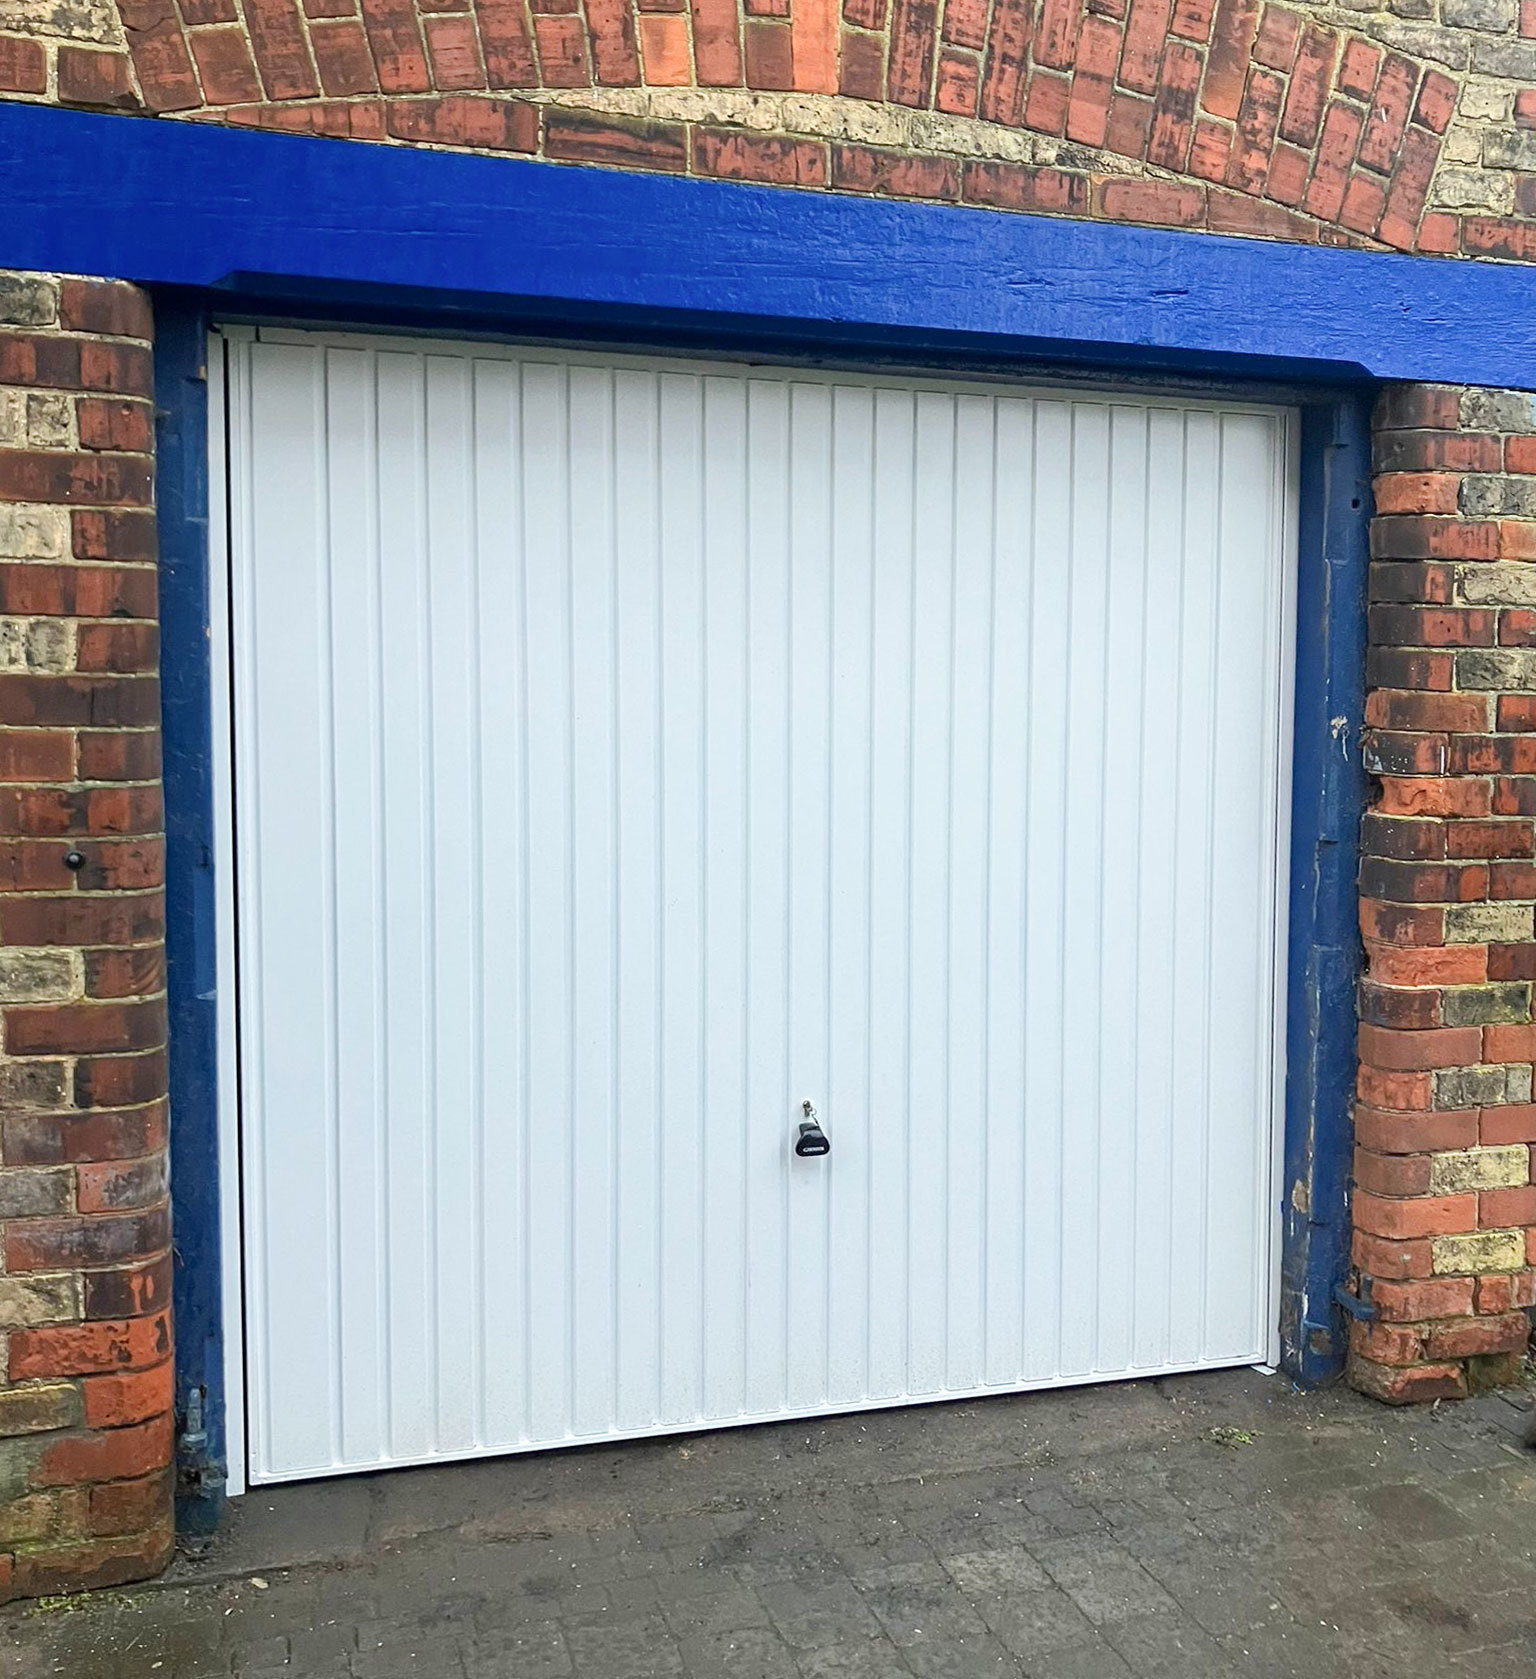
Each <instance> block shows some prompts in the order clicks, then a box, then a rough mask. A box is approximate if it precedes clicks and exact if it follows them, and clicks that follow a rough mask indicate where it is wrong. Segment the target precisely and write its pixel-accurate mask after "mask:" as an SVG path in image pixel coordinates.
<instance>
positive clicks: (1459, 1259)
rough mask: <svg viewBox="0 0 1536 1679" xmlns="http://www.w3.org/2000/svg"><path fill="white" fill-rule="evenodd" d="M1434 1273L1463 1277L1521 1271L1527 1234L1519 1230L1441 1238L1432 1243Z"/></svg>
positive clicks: (1492, 1231) (1477, 1231)
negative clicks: (1485, 1272)
mask: <svg viewBox="0 0 1536 1679" xmlns="http://www.w3.org/2000/svg"><path fill="white" fill-rule="evenodd" d="M1430 1254H1431V1259H1432V1263H1433V1266H1434V1274H1435V1275H1436V1276H1437V1277H1438V1276H1449V1275H1456V1276H1463V1275H1468V1274H1474V1275H1475V1274H1477V1273H1479V1272H1483V1271H1518V1270H1520V1269H1522V1268H1523V1267H1524V1265H1525V1234H1524V1232H1523V1231H1520V1230H1474V1231H1469V1232H1467V1233H1466V1234H1464V1235H1442V1236H1436V1237H1434V1238H1433V1239H1432V1240H1431V1242H1430Z"/></svg>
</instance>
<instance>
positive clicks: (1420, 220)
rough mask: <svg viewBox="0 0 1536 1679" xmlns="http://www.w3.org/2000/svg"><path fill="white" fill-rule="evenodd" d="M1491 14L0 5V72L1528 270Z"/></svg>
mask: <svg viewBox="0 0 1536 1679" xmlns="http://www.w3.org/2000/svg"><path fill="white" fill-rule="evenodd" d="M1513 8H1514V0H1510V9H1509V16H1508V18H1507V19H1505V18H1504V17H1503V14H1502V12H1500V13H1499V15H1498V17H1494V16H1493V15H1492V13H1490V14H1489V16H1488V17H1487V18H1486V19H1484V22H1485V23H1486V24H1487V27H1486V28H1479V29H1473V28H1469V27H1451V26H1445V25H1439V24H1428V23H1425V24H1405V23H1403V22H1401V21H1400V20H1398V19H1396V18H1392V17H1388V16H1385V15H1380V16H1378V15H1373V14H1370V13H1366V14H1352V13H1336V12H1335V11H1333V10H1332V9H1330V8H1326V7H1321V6H1309V7H1294V8H1293V7H1287V6H1283V5H1275V4H1269V5H1261V4H1260V3H1259V0H180V3H179V5H178V4H177V0H76V3H75V4H74V5H73V6H72V7H71V8H65V9H64V10H63V11H61V9H60V8H58V7H57V6H49V7H44V6H42V5H40V4H36V3H35V0H23V3H22V5H21V7H20V9H19V21H18V22H16V23H14V24H12V23H8V24H6V25H5V26H4V27H5V28H6V29H14V30H15V31H16V33H14V34H10V35H6V34H0V90H5V91H6V92H7V93H8V94H9V96H12V97H16V96H20V97H34V98H40V99H45V100H49V101H51V102H57V103H61V104H69V105H80V106H92V107H96V108H103V107H105V108H111V109H119V110H125V111H141V112H147V113H151V114H157V115H165V116H177V117H183V118H191V119H196V120H206V121H218V122H226V123H234V124H241V125H248V126H256V127H264V128H276V129H284V130H290V131H299V132H309V133H316V134H324V135H332V136H339V137H346V138H353V139H362V140H375V141H392V142H396V143H406V144H422V145H435V146H447V147H453V148H456V149H469V150H478V151H488V152H499V153H507V154H512V155H523V156H541V157H544V158H547V159H550V160H554V161H564V162H573V163H589V164H608V165H616V166H620V167H628V168H641V169H654V170H663V171H667V172H671V173H678V174H686V173H693V174H698V175H704V176H712V177H716V178H734V179H746V180H756V181H767V182H774V183H780V184H785V185H793V186H799V187H809V188H831V189H833V190H843V191H852V192H862V193H874V194H882V195H890V196H896V197H910V198H932V199H939V200H949V201H952V202H966V203H973V204H983V205H989V206H992V207H995V208H1004V209H1018V210H1029V211H1034V212H1037V213H1047V214H1061V215H1067V216H1078V217H1093V218H1100V219H1106V220H1114V221H1126V222H1138V223H1143V224H1149V225H1160V226H1178V227H1189V228H1194V229H1203V230H1207V231H1211V232H1218V233H1228V234H1247V235H1256V236H1260V237H1266V238H1275V239H1284V240H1290V241H1298V242H1302V243H1322V244H1350V245H1375V246H1386V247H1391V248H1396V249H1400V250H1412V251H1418V252H1423V253H1433V254H1442V255H1456V254H1463V255H1469V256H1491V257H1503V258H1507V259H1515V260H1520V259H1528V260H1536V219H1532V218H1533V215H1536V174H1533V173H1530V172H1528V171H1530V170H1536V85H1530V84H1536V39H1533V38H1528V37H1527V35H1526V34H1525V33H1524V31H1527V30H1528V31H1530V32H1532V35H1536V6H1533V5H1532V4H1531V3H1530V0H1527V4H1526V5H1525V7H1524V11H1523V12H1522V13H1517V12H1516V11H1515V10H1514V9H1513ZM66 12H67V14H68V15H67V16H66V15H65V14H66ZM1525 124H1530V125H1532V126H1531V127H1530V128H1528V127H1526V126H1523V125H1525Z"/></svg>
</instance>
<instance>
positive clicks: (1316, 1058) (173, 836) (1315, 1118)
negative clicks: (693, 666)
mask: <svg viewBox="0 0 1536 1679" xmlns="http://www.w3.org/2000/svg"><path fill="white" fill-rule="evenodd" d="M360 312H362V311H360ZM292 313H293V312H292V311H287V310H283V309H282V308H281V306H280V305H275V304H274V303H273V302H271V301H269V300H262V299H260V298H245V299H241V298H232V297H229V296H227V295H217V296H214V295H209V294H194V293H187V292H178V291H173V290H166V289H159V290H157V291H156V292H155V315H156V328H157V346H156V384H157V398H158V403H159V407H160V422H159V423H160V431H159V447H160V459H159V482H160V519H161V582H162V598H161V612H162V629H163V648H164V651H163V669H164V723H165V753H166V756H165V778H166V809H167V818H166V820H167V837H168V858H167V873H168V880H167V912H168V927H167V943H168V958H169V960H168V971H169V982H168V983H169V990H170V1020H171V1061H170V1065H171V1112H172V1134H171V1136H172V1141H171V1146H172V1157H173V1169H172V1183H173V1186H174V1196H175V1214H176V1246H177V1260H178V1263H177V1268H176V1315H177V1384H178V1387H177V1392H178V1413H179V1417H180V1419H181V1420H182V1423H183V1431H182V1439H181V1443H180V1457H179V1467H180V1476H181V1481H180V1485H181V1488H182V1501H181V1522H182V1525H183V1527H184V1528H185V1529H187V1530H192V1531H196V1530H199V1529H204V1528H206V1527H207V1525H208V1524H209V1523H210V1522H211V1521H212V1520H214V1519H216V1516H217V1512H218V1509H219V1506H220V1504H221V1501H222V1492H223V1484H224V1471H225V1468H226V1466H227V1458H226V1456H225V1452H226V1444H225V1436H224V1391H223V1388H224V1368H225V1365H224V1338H223V1325H222V1321H221V1310H220V1298H221V1276H220V1263H221V1261H220V1228H221V1225H220V1220H221V1209H220V1205H219V1161H218V1093H217V1085H216V1075H215V1067H216V1055H215V1044H216V1039H217V1007H218V1001H219V1000H218V998H217V995H216V984H215V974H216V970H217V954H218V953H217V944H216V932H215V928H216V901H215V882H214V875H213V849H214V847H213V822H214V810H213V785H212V737H211V717H212V704H211V686H210V683H211V674H210V663H209V646H210V641H209V631H210V622H209V610H210V590H209V573H208V565H209V542H208V507H209V495H208V489H209V486H208V477H207V474H208V460H209V449H208V441H209V439H208V426H209V424H210V415H209V413H208V403H207V388H208V387H207V379H206V367H205V360H206V355H207V344H208V331H209V327H210V325H211V324H212V322H213V321H214V320H215V319H228V318H230V317H231V316H232V315H241V316H265V317H266V318H272V317H273V316H275V315H285V314H286V315H290V316H291V315H292ZM330 313H331V315H332V316H333V318H335V317H340V318H343V319H345V318H347V312H346V310H345V309H344V308H342V307H336V308H334V309H333V310H331V311H330ZM373 318H375V319H377V317H376V316H375V317H373ZM354 319H355V317H354ZM434 321H435V317H434V315H433V313H432V312H431V311H430V310H427V311H425V312H422V311H417V310H412V311H409V312H405V313H397V314H395V315H393V316H391V317H389V318H387V319H384V320H380V321H379V324H381V325H388V326H390V327H392V328H393V329H394V330H397V331H398V330H400V329H402V328H405V329H407V330H410V329H415V330H425V329H430V327H431V326H432V325H433V324H434ZM474 324H475V326H476V328H477V329H478V330H481V331H484V332H487V333H492V332H497V329H498V328H499V334H498V335H503V336H509V337H519V336H529V335H530V330H529V329H530V323H529V322H527V321H526V320H521V319H517V318H511V317H509V318H504V319H502V320H500V321H497V320H494V319H487V318H479V319H477V320H476V322H475V323H474ZM738 325H739V324H738V323H732V322H728V321H727V322H722V323H721V326H722V331H721V333H720V334H719V338H718V341H717V342H718V345H719V346H720V347H723V348H727V349H730V348H735V349H737V350H740V349H742V348H743V341H742V339H740V338H738V337H737V335H736V330H735V329H737V327H738ZM665 326H666V323H665V322H664V321H657V323H656V327H653V330H652V332H651V333H650V334H649V335H648V336H649V338H650V340H651V341H650V342H649V343H644V344H641V343H638V342H637V341H636V337H635V334H634V333H633V332H632V333H631V334H630V335H629V342H630V343H631V344H632V345H633V346H634V347H642V348H657V347H660V346H661V345H664V344H672V343H675V342H676V340H675V338H674V337H672V336H671V335H670V334H668V333H667V332H666V331H665V330H664V328H665ZM657 328H661V329H663V330H657ZM455 330H456V331H458V330H462V324H458V325H456V327H455ZM546 330H547V329H546ZM589 341H590V336H589ZM756 342H757V343H758V345H759V353H761V346H762V340H761V339H760V338H759V339H758V340H756ZM773 348H774V351H775V353H776V354H780V355H785V356H790V355H793V353H794V352H795V351H796V350H797V349H798V351H799V357H800V358H801V359H816V360H821V361H826V360H837V361H852V362H853V363H854V364H859V363H863V364H866V365H867V364H868V363H869V362H870V361H871V360H873V359H875V358H872V357H871V356H870V355H869V349H868V346H867V345H863V346H861V345H858V344H854V345H851V346H847V347H845V348H843V349H842V350H841V352H839V347H838V345H837V343H836V341H835V340H834V339H833V338H831V337H830V336H826V337H821V338H818V339H816V340H811V341H805V342H802V343H800V344H799V345H795V344H792V343H789V342H785V341H782V340H781V341H776V342H775V344H774V346H773ZM914 357H915V352H909V353H908V354H907V355H905V356H900V355H896V356H885V357H881V358H879V359H880V361H881V363H882V364H883V365H889V363H890V362H891V361H892V360H900V361H903V362H906V363H908V364H910V363H911V362H912V361H913V360H914ZM921 359H923V360H924V362H925V365H927V366H928V367H930V368H946V369H953V368H957V367H965V366H967V365H973V364H974V363H973V358H971V357H966V356H961V357H955V356H948V357H945V356H941V355H938V354H935V353H934V352H933V351H932V350H931V349H930V350H929V351H928V352H927V354H926V356H925V357H923V358H921ZM986 365H987V366H988V367H989V368H995V367H996V363H995V361H993V360H991V359H989V360H988V362H987V364H986ZM1008 371H1011V372H1012V373H1013V374H1015V375H1016V376H1018V377H1020V378H1039V377H1040V376H1041V371H1042V370H1041V369H1040V368H1039V367H1038V365H1030V364H1025V363H1023V362H1019V363H1015V364H1013V366H1012V367H1011V368H1010V369H1008ZM1124 379H1125V375H1124V374H1123V373H1122V382H1123V381H1124ZM1135 382H1137V383H1142V384H1145V383H1148V382H1155V383H1157V384H1159V385H1168V384H1169V383H1174V384H1182V383H1184V382H1185V381H1184V380H1182V379H1180V377H1179V372H1178V369H1177V367H1176V366H1170V367H1169V369H1168V371H1167V372H1166V373H1165V374H1163V375H1162V376H1161V377H1160V378H1157V379H1156V380H1155V381H1148V380H1147V378H1146V376H1145V375H1144V374H1143V376H1142V377H1141V378H1140V379H1138V380H1136V381H1135ZM1199 388H1200V389H1202V390H1203V391H1206V392H1210V391H1212V390H1223V391H1228V392H1233V393H1236V394H1241V395H1244V396H1248V397H1253V396H1254V395H1255V394H1256V392H1260V393H1261V394H1263V395H1264V396H1265V397H1266V398H1267V399H1270V400H1282V401H1286V402H1290V403H1294V404H1296V405H1297V406H1299V408H1300V410H1301V414H1302V437H1301V518H1300V524H1299V544H1300V574H1299V579H1298V589H1297V625H1298V629H1297V657H1296V678H1297V681H1296V718H1295V755H1294V769H1293V802H1292V837H1291V880H1290V964H1289V993H1288V1003H1287V1018H1286V1039H1287V1054H1288V1074H1287V1085H1286V1120H1285V1139H1284V1194H1283V1200H1282V1206H1281V1208H1280V1209H1279V1210H1280V1214H1281V1218H1282V1230H1283V1240H1282V1250H1283V1257H1282V1283H1281V1344H1282V1361H1283V1365H1284V1368H1285V1369H1286V1371H1287V1372H1288V1373H1289V1374H1290V1375H1291V1376H1292V1377H1293V1378H1294V1379H1296V1380H1297V1381H1299V1382H1301V1383H1304V1384H1307V1385H1314V1384H1317V1383H1320V1382H1324V1381H1327V1380H1329V1379H1331V1378H1332V1377H1334V1376H1335V1375H1337V1373H1338V1371H1339V1369H1340V1367H1341V1364H1342V1359H1343V1352H1344V1341H1343V1329H1342V1324H1341V1320H1340V1317H1339V1312H1338V1308H1337V1307H1336V1306H1335V1304H1334V1302H1333V1293H1334V1289H1335V1287H1336V1285H1337V1284H1338V1282H1339V1281H1340V1280H1341V1279H1342V1277H1343V1274H1344V1267H1345V1264H1346V1262H1347V1257H1348V1248H1349V1228H1348V1213H1347V1189H1348V1176H1349V1160H1350V1136H1351V1126H1350V1118H1349V1115H1350V1103H1351V1099H1352V1092H1353V1086H1354V1076H1355V1009H1354V989H1355V982H1356V977H1357V969H1358V948H1359V947H1358V939H1357V936H1356V930H1355V929H1356V907H1355V875H1356V868H1357V861H1356V858H1357V848H1356V840H1357V833H1358V828H1359V820H1360V813H1361V809H1362V805H1363V792H1364V780H1363V774H1362V771H1361V768H1360V759H1359V753H1358V751H1357V750H1356V745H1357V742H1358V738H1359V728H1360V724H1361V717H1362V709H1363V695H1364V653H1365V632H1364V625H1365V584H1366V565H1367V557H1368V543H1367V531H1368V517H1369V484H1370V432H1369V406H1370V392H1369V389H1368V388H1338V387H1332V386H1328V387H1289V388H1277V387H1275V386H1274V385H1273V384H1264V385H1263V386H1255V385H1242V384H1240V385H1235V386H1234V385H1231V384H1229V383H1227V382H1225V381H1224V382H1222V383H1221V385H1219V386H1217V385H1213V383H1212V382H1211V381H1209V380H1203V381H1200V382H1199ZM212 423H215V424H220V423H222V419H221V417H219V416H213V417H212ZM189 1419H190V1422H191V1424H192V1426H190V1427H188V1426H187V1424H188V1420H189Z"/></svg>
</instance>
